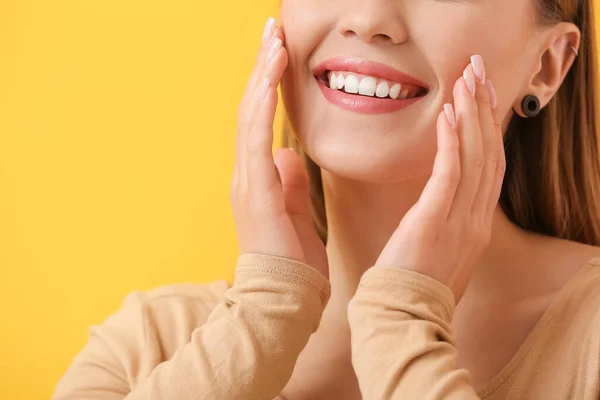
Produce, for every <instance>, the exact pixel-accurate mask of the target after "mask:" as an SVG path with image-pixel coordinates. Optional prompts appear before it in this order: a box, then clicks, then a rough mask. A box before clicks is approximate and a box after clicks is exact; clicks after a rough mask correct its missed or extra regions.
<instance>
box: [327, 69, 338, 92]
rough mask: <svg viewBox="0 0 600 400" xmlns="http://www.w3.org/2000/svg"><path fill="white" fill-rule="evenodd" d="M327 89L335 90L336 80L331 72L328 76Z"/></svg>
mask: <svg viewBox="0 0 600 400" xmlns="http://www.w3.org/2000/svg"><path fill="white" fill-rule="evenodd" d="M329 89H337V78H336V76H335V74H334V73H333V72H331V73H330V74H329Z"/></svg>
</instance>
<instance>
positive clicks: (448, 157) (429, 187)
mask: <svg viewBox="0 0 600 400" xmlns="http://www.w3.org/2000/svg"><path fill="white" fill-rule="evenodd" d="M452 124H454V125H456V117H455V114H454V109H453V107H452V105H451V104H445V105H444V110H443V111H442V112H441V113H440V114H439V115H438V119H437V143H438V145H437V146H438V150H437V154H436V156H435V162H434V164H433V172H432V174H431V178H429V181H427V184H426V185H425V189H423V193H421V197H420V198H419V204H422V205H423V211H422V212H423V215H424V216H425V217H426V218H427V219H428V220H431V219H433V220H439V221H443V222H445V221H446V219H447V218H448V213H449V212H450V208H451V207H452V203H453V200H454V195H455V193H456V188H457V186H458V182H459V181H460V173H461V171H460V154H459V151H460V149H459V145H460V144H459V140H458V136H457V134H456V130H455V127H454V126H452Z"/></svg>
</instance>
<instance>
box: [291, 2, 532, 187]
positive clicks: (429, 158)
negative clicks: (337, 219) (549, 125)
mask: <svg viewBox="0 0 600 400" xmlns="http://www.w3.org/2000/svg"><path fill="white" fill-rule="evenodd" d="M280 20H281V25H282V27H283V30H284V34H285V40H286V48H287V50H288V53H289V65H288V68H287V70H286V72H285V74H284V77H283V82H282V90H283V97H284V102H285V105H286V110H287V112H288V115H289V118H290V120H291V122H292V125H293V126H294V128H295V131H296V134H297V135H298V138H299V140H300V144H301V145H302V147H303V148H304V150H305V151H306V152H307V153H308V154H309V156H311V158H312V159H313V160H314V161H315V162H316V163H317V164H318V165H320V166H321V167H323V168H325V169H326V170H328V171H331V172H333V173H336V174H338V175H342V176H344V177H347V178H351V179H358V180H365V181H376V182H392V181H402V180H407V179H411V178H419V179H421V178H425V179H426V178H427V177H428V174H430V172H431V167H432V165H433V159H434V156H435V152H436V145H437V144H436V142H437V141H436V119H437V116H438V114H439V113H440V112H441V111H442V109H443V104H444V103H446V102H453V99H452V89H453V87H454V84H455V82H456V80H457V79H458V78H459V77H460V76H461V75H462V71H463V70H464V68H465V67H466V66H467V65H468V63H469V61H470V57H471V56H472V55H474V54H479V55H481V56H482V57H483V60H484V62H485V65H486V70H487V76H488V77H490V78H492V80H493V82H494V86H495V88H496V92H497V95H498V108H499V110H500V111H501V112H502V113H503V115H506V116H507V118H506V119H508V118H509V117H510V116H511V107H512V106H513V105H516V104H518V103H517V101H518V100H520V99H521V98H522V97H523V96H524V95H526V94H527V93H524V90H525V88H526V87H527V85H528V84H529V83H530V81H531V78H532V73H533V72H535V68H536V67H539V65H538V64H539V59H538V58H537V54H536V52H535V51H533V49H534V47H533V44H532V42H533V39H534V38H535V36H536V35H535V29H536V25H535V22H534V15H533V8H532V5H531V3H530V1H523V0H403V1H400V0H283V3H282V8H281V14H280ZM338 57H342V59H343V58H345V57H348V58H350V57H351V58H358V59H362V60H366V61H375V62H378V63H381V64H384V65H386V66H388V67H391V68H393V69H395V70H397V71H400V72H401V73H404V74H406V75H408V76H410V77H412V78H414V79H416V80H417V81H419V82H421V83H422V84H423V85H424V86H425V89H427V92H426V93H425V94H424V95H422V96H420V97H417V98H416V100H412V101H411V102H412V104H409V105H407V106H405V107H404V108H400V109H396V110H393V111H392V110H390V109H391V108H393V106H391V104H392V103H393V104H398V105H399V104H400V103H399V102H398V100H393V99H391V98H389V97H388V98H387V99H382V100H379V103H378V104H375V107H374V108H373V104H371V107H370V108H369V107H365V106H364V104H363V103H364V102H369V101H371V102H372V101H373V100H374V98H373V97H369V98H365V97H364V96H361V97H360V98H359V97H352V98H349V97H346V98H345V99H344V97H342V96H360V95H359V94H352V95H349V94H346V95H343V94H341V93H337V92H335V93H333V92H329V93H328V95H325V94H324V93H327V92H326V90H331V89H328V88H327V87H329V83H324V84H323V86H322V87H320V83H319V80H318V79H317V77H315V68H316V67H318V66H319V65H320V64H321V63H323V62H325V61H327V60H330V59H332V58H338ZM333 68H336V69H338V68H339V69H341V71H334V73H335V72H344V68H345V67H343V66H339V65H338V66H334V67H333ZM367 72H368V73H364V74H363V75H369V76H373V77H374V78H380V76H377V75H378V74H382V72H381V70H368V71H367ZM344 75H345V74H344ZM362 77H363V76H362V75H358V78H359V80H360V79H361V78H362ZM395 78H396V79H397V80H400V81H401V82H393V81H392V82H389V85H388V87H391V86H393V85H392V84H396V83H401V84H402V83H405V82H402V81H403V80H407V79H408V78H401V77H398V76H396V77H395ZM379 83H381V80H380V79H377V80H376V81H375V84H376V85H378V84H379ZM386 83H387V81H386ZM326 86H327V87H326ZM365 87H368V85H366V86H365ZM404 87H407V88H411V86H408V85H404ZM382 90H383V88H382ZM411 90H412V89H411ZM381 95H383V92H382V93H381ZM336 96H337V97H336ZM375 97H377V96H375ZM349 99H350V100H349ZM351 99H356V102H353V101H352V100H351ZM344 101H345V103H344ZM340 102H341V103H340ZM404 103H409V102H407V101H404ZM343 104H350V105H352V104H363V105H362V106H360V107H359V108H358V109H348V108H346V107H344V106H343ZM389 106H391V107H389ZM388 107H389V108H388ZM426 174H427V175H426Z"/></svg>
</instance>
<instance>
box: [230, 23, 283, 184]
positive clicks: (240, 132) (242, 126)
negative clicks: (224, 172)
mask: <svg viewBox="0 0 600 400" xmlns="http://www.w3.org/2000/svg"><path fill="white" fill-rule="evenodd" d="M278 31H279V32H278ZM269 32H271V34H270V35H269ZM276 36H277V37H278V36H282V35H281V30H278V29H277V27H276V26H275V20H274V19H269V20H268V21H267V24H266V25H265V30H264V32H263V43H262V45H261V47H260V49H259V52H258V55H257V58H256V63H255V66H254V69H253V71H252V73H251V75H250V78H249V79H248V83H247V85H246V90H245V92H244V95H243V97H242V100H241V101H240V105H239V109H238V114H237V117H238V124H237V126H238V129H237V134H236V145H235V160H236V165H235V167H234V180H237V179H239V175H240V165H245V163H246V161H245V148H246V135H247V133H248V131H249V129H250V125H251V123H252V119H253V116H254V114H253V113H252V110H251V109H250V108H251V107H250V104H251V102H252V100H253V99H254V98H253V97H252V94H253V93H255V92H256V86H257V83H256V82H257V81H258V78H259V77H260V76H261V75H263V74H264V69H265V66H266V57H267V52H268V49H269V46H270V45H271V44H272V42H273V39H274V37H276ZM265 38H269V41H268V42H264V39H265ZM241 149H244V151H242V150H241Z"/></svg>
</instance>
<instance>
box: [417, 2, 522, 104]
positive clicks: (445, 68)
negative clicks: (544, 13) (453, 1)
mask: <svg viewBox="0 0 600 400" xmlns="http://www.w3.org/2000/svg"><path fill="white" fill-rule="evenodd" d="M507 8H511V7H501V4H500V5H494V6H489V5H483V4H482V5H481V6H472V5H469V6H468V7H467V6H466V5H465V6H458V5H456V6H453V7H439V6H437V7H433V6H432V7H427V9H425V8H422V9H421V10H420V11H419V13H418V14H414V16H415V18H413V19H412V23H411V37H412V38H413V39H414V42H415V46H416V47H418V49H419V50H420V52H421V54H422V55H423V57H424V58H425V63H426V64H429V66H430V68H431V70H432V73H433V75H435V76H432V81H437V86H438V90H439V91H441V92H443V97H444V98H445V99H446V100H450V99H451V97H452V90H453V88H454V85H455V84H456V81H457V80H458V79H459V78H460V77H461V76H462V73H463V70H464V69H465V68H466V67H467V65H468V64H469V62H470V58H471V56H472V55H474V54H479V55H481V56H482V57H483V60H484V63H485V66H486V73H487V76H488V77H490V78H492V79H493V81H494V83H495V86H496V91H497V92H498V93H497V94H498V97H499V101H500V100H501V98H502V99H506V98H507V97H510V96H511V94H513V96H514V92H515V88H516V87H517V86H519V84H520V83H519V84H518V83H517V81H518V79H515V78H516V77H517V76H519V60H520V59H522V53H523V51H524V49H525V43H524V40H523V37H526V36H527V33H526V30H527V26H528V25H527V22H528V21H527V18H528V17H527V15H528V14H527V15H526V14H525V8H523V9H522V10H521V9H518V7H513V8H512V10H511V12H510V13H507V11H505V10H504V9H507ZM519 12H521V13H522V14H519ZM507 26H511V28H510V29H507ZM440 32H443V34H440ZM511 101H512V100H511ZM511 101H509V103H510V102H511ZM500 103H501V104H500V105H502V102H500Z"/></svg>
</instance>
